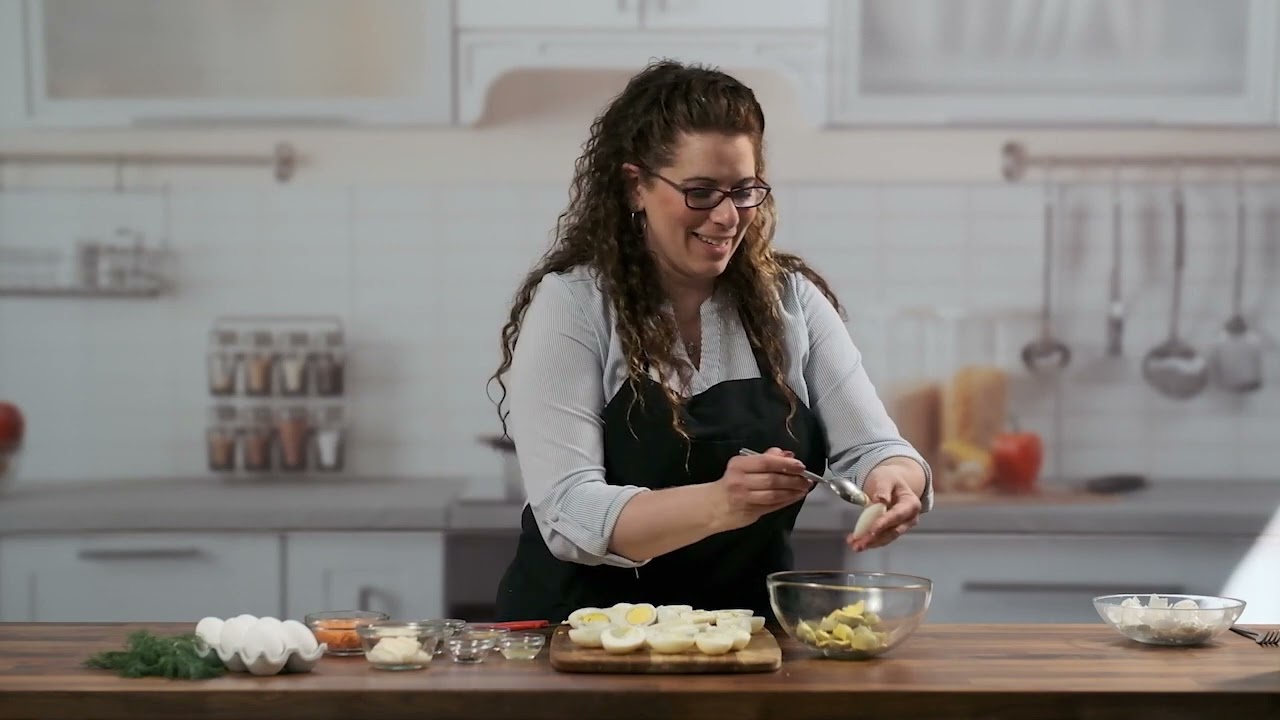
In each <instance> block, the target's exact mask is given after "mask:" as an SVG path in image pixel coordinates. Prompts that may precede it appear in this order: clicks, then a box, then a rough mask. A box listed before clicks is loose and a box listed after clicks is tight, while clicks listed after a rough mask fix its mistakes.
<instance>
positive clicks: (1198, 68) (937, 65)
mask: <svg viewBox="0 0 1280 720" xmlns="http://www.w3.org/2000/svg"><path fill="white" fill-rule="evenodd" d="M1278 5H1280V0H1214V2H1201V1H1200V0H1014V1H1013V2H1008V1H1007V0H853V1H850V2H839V3H834V4H833V6H832V7H833V13H832V51H833V62H832V67H833V75H832V78H831V81H832V86H831V120H832V122H833V123H835V124H883V123H897V124H900V123H908V124H947V123H954V124H997V125H998V124H1006V123H1011V122H1018V123H1053V124H1058V125H1061V124H1094V123H1104V124H1126V125H1130V124H1132V125H1152V124H1267V123H1273V122H1275V119H1276V115H1275V112H1276V105H1275V102H1276V93H1277V69H1276V48H1277V36H1278V35H1280V19H1278V18H1280V13H1278V12H1277V6H1278Z"/></svg>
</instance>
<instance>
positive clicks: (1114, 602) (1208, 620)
mask: <svg viewBox="0 0 1280 720" xmlns="http://www.w3.org/2000/svg"><path fill="white" fill-rule="evenodd" d="M1093 607H1094V609H1096V610H1097V611H1098V614H1099V615H1101V616H1102V619H1103V620H1104V621H1106V623H1107V624H1108V625H1110V626H1111V627H1113V628H1115V629H1116V630H1117V631H1118V632H1119V633H1120V634H1121V635H1124V636H1125V637H1127V638H1129V639H1130V640H1135V641H1137V642H1140V643H1146V644H1148V645H1181V646H1185V645H1203V644H1204V643H1207V642H1209V641H1210V640H1212V639H1214V638H1215V637H1217V636H1218V635H1220V634H1222V633H1223V632H1225V631H1226V630H1227V629H1228V628H1230V627H1231V625H1232V624H1233V623H1235V621H1236V620H1237V619H1239V618H1240V614H1241V613H1243V612H1244V608H1245V602H1244V601H1243V600H1237V599H1235V598H1226V597H1215V596H1212V595H1157V594H1151V595H1131V594H1127V593H1126V594H1122V595H1103V596H1101V597H1096V598H1094V599H1093Z"/></svg>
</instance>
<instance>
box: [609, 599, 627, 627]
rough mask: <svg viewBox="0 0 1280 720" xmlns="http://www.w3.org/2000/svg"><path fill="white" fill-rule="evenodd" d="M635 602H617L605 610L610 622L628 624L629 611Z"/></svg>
mask: <svg viewBox="0 0 1280 720" xmlns="http://www.w3.org/2000/svg"><path fill="white" fill-rule="evenodd" d="M632 606H633V604H632V603H628V602H620V603H616V604H615V605H614V606H613V607H611V608H609V609H607V610H605V612H606V613H608V615H609V622H611V623H613V624H614V625H626V624H627V623H626V622H625V620H626V616H627V611H628V610H630V609H631V608H632Z"/></svg>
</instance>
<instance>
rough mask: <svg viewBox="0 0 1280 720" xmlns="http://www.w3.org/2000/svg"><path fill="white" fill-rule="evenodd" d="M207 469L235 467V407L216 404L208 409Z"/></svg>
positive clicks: (217, 469) (229, 469) (218, 470)
mask: <svg viewBox="0 0 1280 720" xmlns="http://www.w3.org/2000/svg"><path fill="white" fill-rule="evenodd" d="M205 444H206V448H207V450H208V460H209V469H210V470H212V471H213V472H232V471H233V470H235V468H236V409H235V408H233V407H230V406H227V405H218V406H215V407H213V408H211V409H210V411H209V427H208V429H207V430H206V433H205Z"/></svg>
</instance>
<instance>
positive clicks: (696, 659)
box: [551, 625, 782, 674]
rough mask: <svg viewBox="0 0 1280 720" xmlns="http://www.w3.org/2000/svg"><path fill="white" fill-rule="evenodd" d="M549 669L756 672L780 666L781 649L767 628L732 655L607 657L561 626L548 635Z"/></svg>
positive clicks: (693, 653)
mask: <svg viewBox="0 0 1280 720" xmlns="http://www.w3.org/2000/svg"><path fill="white" fill-rule="evenodd" d="M551 667H553V668H555V669H556V670H559V671H560V672H565V673H651V674H654V673H760V672H773V671H775V670H777V669H778V668H780V667H782V649H781V648H780V647H778V641H777V640H776V639H775V638H774V637H773V635H772V634H771V633H770V632H769V630H768V628H766V629H764V630H761V631H760V632H758V633H755V634H753V635H752V636H751V642H750V643H748V644H747V646H746V647H744V648H742V649H741V650H738V651H736V652H734V651H731V652H728V653H726V654H724V655H704V654H702V653H700V652H698V651H697V649H696V648H694V649H692V650H690V651H688V652H684V653H680V654H679V655H666V654H662V653H656V652H653V651H652V650H650V649H648V648H642V649H640V650H636V651H635V652H632V653H627V654H626V655H611V654H609V653H607V652H605V651H604V650H603V649H602V648H584V647H578V646H577V645H574V644H573V641H572V640H570V639H569V626H568V625H561V626H560V627H558V628H556V631H555V633H554V634H553V635H552V636H551Z"/></svg>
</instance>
